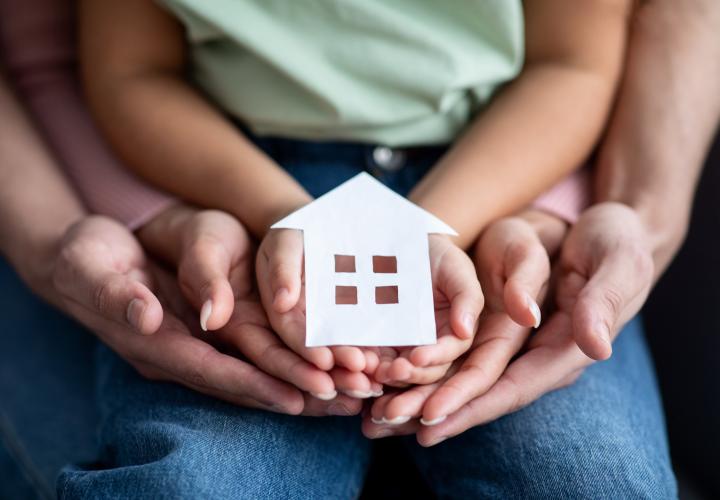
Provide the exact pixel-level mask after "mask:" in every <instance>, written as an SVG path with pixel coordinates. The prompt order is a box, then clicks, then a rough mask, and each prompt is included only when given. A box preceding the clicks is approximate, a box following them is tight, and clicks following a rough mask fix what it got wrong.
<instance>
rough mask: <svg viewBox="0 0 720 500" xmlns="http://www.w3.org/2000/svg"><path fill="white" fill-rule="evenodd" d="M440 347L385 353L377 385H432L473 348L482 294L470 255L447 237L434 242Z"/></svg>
mask: <svg viewBox="0 0 720 500" xmlns="http://www.w3.org/2000/svg"><path fill="white" fill-rule="evenodd" d="M429 251H430V271H431V277H432V282H433V300H434V304H435V324H436V328H437V343H436V344H433V345H426V346H419V347H408V348H399V349H396V350H395V352H394V353H393V352H392V351H391V350H388V349H383V350H381V351H380V353H381V356H380V364H379V366H378V369H377V371H376V373H375V378H376V379H377V381H378V382H381V383H385V384H388V385H394V386H403V385H408V384H429V383H432V382H435V381H437V380H439V379H441V378H442V377H443V376H444V375H445V373H446V372H447V370H448V369H449V368H450V365H451V364H452V362H453V361H455V360H456V359H457V358H458V357H459V356H461V355H462V354H463V353H465V352H466V351H467V350H468V349H469V348H470V346H471V345H472V343H473V336H474V335H475V332H476V330H477V325H478V318H479V316H480V313H481V311H482V309H483V304H484V298H483V292H482V289H481V287H480V283H479V282H478V279H477V275H476V273H475V266H474V265H473V262H472V260H471V259H470V258H469V257H468V255H467V254H466V253H465V252H464V251H463V250H462V249H460V248H459V247H458V246H457V245H455V244H454V243H453V242H452V240H451V239H450V238H448V237H447V236H443V235H430V236H429Z"/></svg>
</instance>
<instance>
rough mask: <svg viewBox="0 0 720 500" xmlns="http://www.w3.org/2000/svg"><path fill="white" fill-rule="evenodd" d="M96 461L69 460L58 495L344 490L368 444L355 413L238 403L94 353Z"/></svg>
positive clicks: (361, 471) (363, 464)
mask: <svg viewBox="0 0 720 500" xmlns="http://www.w3.org/2000/svg"><path fill="white" fill-rule="evenodd" d="M97 365H98V370H99V373H98V394H97V399H98V401H99V403H100V410H101V417H102V423H101V434H100V440H101V444H102V454H101V461H100V463H99V464H96V465H95V466H93V467H92V468H90V467H86V468H80V467H74V468H68V469H66V470H65V471H64V473H63V474H62V475H61V477H60V481H59V486H58V491H59V492H60V493H61V496H62V497H71V498H77V497H80V498H86V497H87V498H90V497H92V498H97V497H112V498H117V497H137V496H138V492H142V493H141V495H142V496H143V497H147V498H203V497H206V498H308V497H310V498H350V497H353V496H356V495H357V494H358V493H359V491H360V489H361V487H362V482H363V479H364V476H365V471H366V469H367V466H368V461H369V455H370V448H369V444H368V443H367V442H366V440H365V439H364V438H363V437H362V435H361V433H360V430H359V422H358V421H357V419H354V418H322V419H320V418H309V417H292V416H284V415H276V414H272V413H268V412H263V411H256V410H249V409H243V408H238V407H235V406H232V405H229V404H225V403H223V402H221V401H218V400H215V399H212V398H208V397H205V396H203V395H201V394H198V393H195V392H192V391H190V390H187V389H185V388H182V387H179V386H176V385H172V384H163V383H156V382H150V381H147V380H144V379H142V378H141V377H140V376H139V375H137V374H136V373H135V372H134V371H133V370H132V368H130V367H129V366H128V365H127V364H125V363H124V362H123V361H121V360H120V359H119V358H118V357H117V356H116V355H115V354H113V353H112V352H110V351H109V350H108V349H107V348H104V347H101V348H100V349H99V352H98V359H97Z"/></svg>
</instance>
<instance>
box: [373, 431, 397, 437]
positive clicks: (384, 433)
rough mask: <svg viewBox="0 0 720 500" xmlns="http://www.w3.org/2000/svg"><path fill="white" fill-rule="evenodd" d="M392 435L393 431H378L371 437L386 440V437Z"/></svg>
mask: <svg viewBox="0 0 720 500" xmlns="http://www.w3.org/2000/svg"><path fill="white" fill-rule="evenodd" d="M392 434H393V431H391V430H390V429H380V430H379V431H377V432H376V433H375V435H374V436H373V439H382V438H386V437H388V436H392Z"/></svg>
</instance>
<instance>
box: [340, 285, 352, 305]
mask: <svg viewBox="0 0 720 500" xmlns="http://www.w3.org/2000/svg"><path fill="white" fill-rule="evenodd" d="M335 303H336V304H357V287H356V286H336V287H335Z"/></svg>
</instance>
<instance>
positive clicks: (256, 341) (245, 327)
mask: <svg viewBox="0 0 720 500" xmlns="http://www.w3.org/2000/svg"><path fill="white" fill-rule="evenodd" d="M240 312H242V311H240ZM224 330H227V331H228V332H229V333H228V336H229V340H230V341H231V342H232V343H233V344H234V345H235V346H236V347H237V348H238V349H239V350H240V352H242V353H243V354H244V355H245V356H247V358H248V359H249V360H250V361H252V362H253V364H255V366H257V367H258V368H259V369H261V370H262V371H264V372H265V373H267V374H269V375H272V376H274V377H277V378H279V379H281V380H285V381H286V382H289V383H291V384H293V385H294V386H296V387H297V388H299V389H301V390H303V391H307V392H309V393H312V394H314V395H316V397H318V398H319V399H322V400H326V401H327V400H331V399H333V398H334V397H335V396H336V395H337V392H336V389H335V384H334V383H333V380H332V378H331V377H330V375H328V374H327V373H326V372H324V371H322V370H319V369H318V368H317V367H315V366H314V365H312V364H311V363H309V362H307V361H305V360H304V359H303V358H301V357H300V356H298V355H297V354H295V353H294V352H293V351H291V350H290V349H288V348H287V347H286V346H285V345H284V344H283V343H282V342H281V341H280V339H278V338H277V336H276V335H275V334H273V332H271V331H270V330H268V329H267V328H265V327H262V326H258V325H254V324H250V323H242V324H239V325H237V326H236V325H234V324H233V322H232V321H231V323H230V324H229V325H228V326H226V327H225V329H224ZM223 334H224V335H225V333H223Z"/></svg>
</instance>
